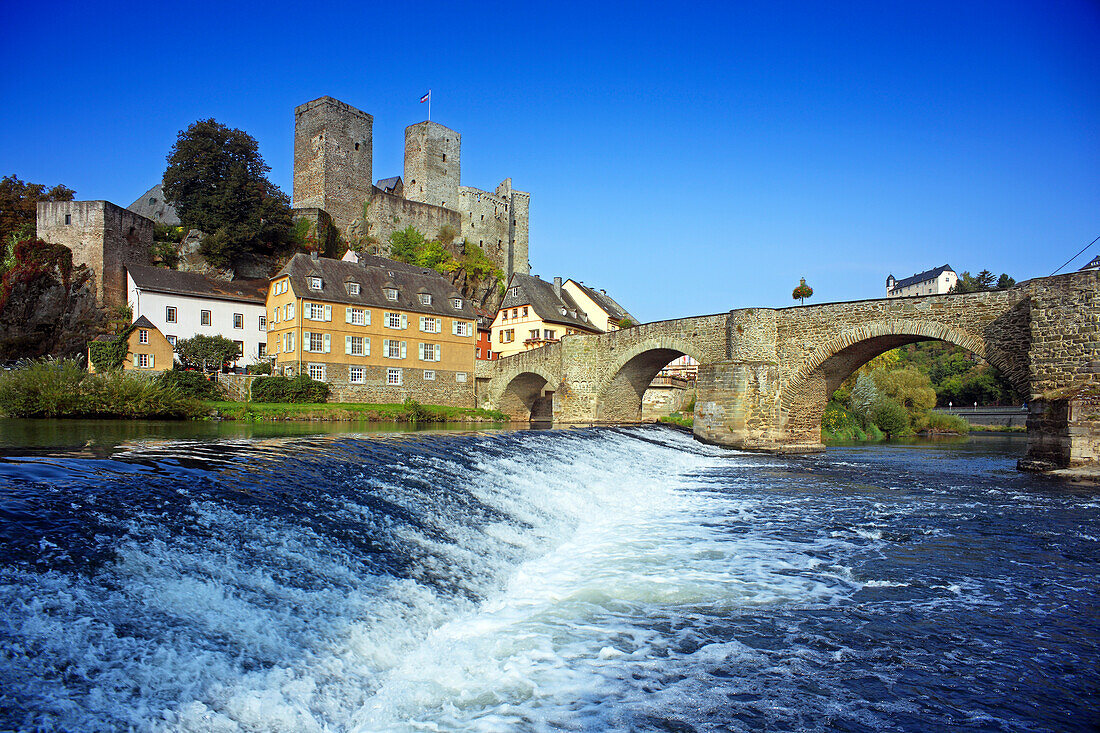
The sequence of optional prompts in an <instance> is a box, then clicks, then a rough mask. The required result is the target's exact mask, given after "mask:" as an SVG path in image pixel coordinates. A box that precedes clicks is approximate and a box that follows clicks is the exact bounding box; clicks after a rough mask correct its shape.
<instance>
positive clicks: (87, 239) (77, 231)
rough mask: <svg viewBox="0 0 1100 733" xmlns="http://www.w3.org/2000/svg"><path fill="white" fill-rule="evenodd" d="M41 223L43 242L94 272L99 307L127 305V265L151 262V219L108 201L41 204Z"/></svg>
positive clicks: (39, 231) (38, 213)
mask: <svg viewBox="0 0 1100 733" xmlns="http://www.w3.org/2000/svg"><path fill="white" fill-rule="evenodd" d="M37 219H38V221H37V225H38V236H39V238H41V239H43V240H45V241H47V242H50V243H52V244H63V245H65V246H66V247H68V248H69V249H70V250H72V253H73V264H74V265H79V264H83V265H87V266H88V268H89V269H91V270H92V273H93V278H94V280H95V293H96V300H97V301H98V302H99V304H100V305H125V304H126V269H125V266H126V265H128V264H137V265H145V264H152V260H151V259H150V253H149V249H150V247H152V245H153V221H152V220H151V219H146V218H145V217H144V216H141V215H139V214H135V213H134V212H132V211H130V210H128V209H124V208H122V207H121V206H116V205H115V204H112V203H111V202H109V201H40V202H39V203H38V212H37Z"/></svg>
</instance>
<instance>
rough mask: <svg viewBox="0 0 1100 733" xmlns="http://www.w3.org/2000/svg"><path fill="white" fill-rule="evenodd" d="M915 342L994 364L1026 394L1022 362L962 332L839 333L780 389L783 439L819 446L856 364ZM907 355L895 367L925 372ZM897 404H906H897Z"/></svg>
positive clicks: (1025, 377) (1026, 388)
mask: <svg viewBox="0 0 1100 733" xmlns="http://www.w3.org/2000/svg"><path fill="white" fill-rule="evenodd" d="M921 342H940V343H943V344H947V345H950V346H955V347H959V349H958V350H959V351H962V352H965V353H966V354H968V355H969V356H970V358H971V360H972V362H973V363H974V364H975V365H978V366H980V365H981V364H983V363H984V364H987V365H989V366H992V367H995V368H996V369H997V370H998V371H999V373H1000V374H1001V375H1002V376H1003V378H1004V379H1005V380H1007V382H1008V383H1009V384H1010V385H1011V387H1012V388H1013V389H1014V390H1015V391H1016V392H1017V393H1019V394H1021V395H1027V394H1028V377H1027V369H1026V366H1023V365H1022V364H1020V363H1015V362H1014V360H1012V359H1011V358H1009V356H1008V355H1006V354H1005V353H1003V352H1001V351H999V350H996V349H990V348H988V347H987V346H986V344H984V343H982V342H980V341H978V340H976V339H974V338H972V337H968V336H966V335H964V334H959V333H951V332H947V331H946V330H945V332H944V333H942V334H937V335H935V336H932V335H929V334H924V333H894V334H881V335H874V336H868V337H866V338H862V339H860V338H858V337H854V336H853V335H842V336H839V337H837V338H835V339H833V340H831V341H830V342H829V343H827V344H824V345H822V347H821V348H819V349H818V350H817V351H815V353H814V354H812V355H811V356H810V358H808V359H807V360H806V362H805V363H804V364H803V366H802V368H801V369H799V371H798V373H797V374H796V375H795V376H794V378H792V379H791V380H790V381H789V382H788V383H787V385H786V386H785V388H784V390H783V395H782V399H781V402H780V421H781V424H782V425H783V427H784V433H785V442H786V443H787V444H788V445H794V446H814V447H820V446H821V426H822V416H823V414H824V411H825V409H826V406H827V405H828V403H829V400H830V398H831V397H832V396H833V395H834V393H835V392H836V391H837V390H838V389H839V388H840V387H841V385H842V384H844V382H845V380H847V379H848V377H850V376H852V375H853V374H854V373H855V372H856V371H857V370H858V369H860V367H862V366H863V365H865V364H867V363H868V362H870V361H871V360H872V359H875V358H876V357H878V356H880V355H882V354H885V353H887V352H889V351H891V350H893V349H897V348H899V347H903V346H908V345H909V344H915V343H921ZM910 359H911V355H906V360H905V361H904V362H903V363H901V364H899V365H898V366H897V367H895V369H900V368H908V369H916V370H917V371H920V372H921V373H922V374H924V375H925V376H928V377H929V379H928V385H929V386H930V387H935V386H936V385H934V384H933V383H932V380H931V377H930V376H929V375H930V372H925V371H924V370H923V369H921V368H920V367H919V366H917V365H916V363H915V362H913V361H911V360H910ZM902 407H910V406H909V405H904V404H903V405H902Z"/></svg>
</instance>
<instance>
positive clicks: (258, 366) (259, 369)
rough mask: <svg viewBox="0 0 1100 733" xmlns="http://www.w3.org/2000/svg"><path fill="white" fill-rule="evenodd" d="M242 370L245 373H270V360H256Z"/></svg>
mask: <svg viewBox="0 0 1100 733" xmlns="http://www.w3.org/2000/svg"><path fill="white" fill-rule="evenodd" d="M244 371H245V374H271V362H269V361H258V362H256V363H255V364H249V365H248V366H247V367H245V369H244Z"/></svg>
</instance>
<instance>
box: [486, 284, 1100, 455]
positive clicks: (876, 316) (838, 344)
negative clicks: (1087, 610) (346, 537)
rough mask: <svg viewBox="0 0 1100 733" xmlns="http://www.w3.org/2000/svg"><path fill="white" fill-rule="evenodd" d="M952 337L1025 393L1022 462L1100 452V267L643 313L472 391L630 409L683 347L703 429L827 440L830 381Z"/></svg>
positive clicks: (566, 415)
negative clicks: (985, 288)
mask: <svg viewBox="0 0 1100 733" xmlns="http://www.w3.org/2000/svg"><path fill="white" fill-rule="evenodd" d="M925 340H941V341H946V342H948V343H952V344H955V345H957V346H961V347H963V348H965V349H968V350H969V351H971V352H973V353H975V354H977V355H978V356H980V357H982V358H984V359H986V360H987V361H989V362H990V363H991V364H993V365H995V366H997V367H998V368H999V369H1000V370H1001V371H1002V372H1003V373H1004V374H1005V375H1006V376H1007V377H1008V379H1010V380H1011V381H1012V382H1013V384H1014V385H1015V386H1016V387H1017V389H1019V390H1020V392H1021V393H1023V394H1027V395H1030V396H1031V399H1030V401H1029V403H1028V405H1029V410H1030V418H1029V421H1028V425H1029V441H1028V458H1027V459H1025V460H1023V461H1021V466H1022V467H1030V468H1040V469H1045V468H1053V467H1061V466H1080V465H1097V463H1098V462H1100V272H1095V271H1090V272H1078V273H1072V274H1068V275H1060V276H1058V277H1052V278H1038V279H1035V280H1029V281H1027V282H1024V283H1020V284H1019V285H1017V286H1015V287H1013V288H1011V289H1008V290H1003V291H994V292H985V293H968V294H956V295H951V294H948V295H933V296H924V297H914V298H898V299H890V300H865V301H855V302H849V303H829V304H823V305H812V306H798V307H793V308H780V309H770V308H747V309H741V310H735V311H730V312H729V313H723V314H716V315H711V316H699V317H695V318H684V319H678V320H672V321H661V322H656V323H649V324H643V325H641V326H637V327H634V328H629V329H623V330H620V331H616V332H612V333H608V334H601V335H580V334H577V335H572V336H567V337H565V338H563V339H562V340H561V342H559V343H556V344H551V345H549V346H545V347H542V348H540V349H535V350H532V351H528V352H524V353H522V354H516V355H514V356H510V357H507V358H503V359H499V360H497V361H493V362H483V363H479V364H478V372H477V376H478V380H477V386H478V393H477V399H478V404H479V405H481V406H484V407H492V408H497V409H501V410H503V411H504V412H506V413H508V414H511V415H512V416H513V417H514V418H520V419H525V418H527V417H528V416H529V415H530V414H531V412H532V411H534V410H536V409H538V407H539V406H540V405H541V404H542V403H543V402H545V401H547V400H549V401H550V402H552V411H553V416H554V420H555V421H556V422H562V423H571V422H609V423H615V422H636V421H638V420H639V419H640V415H641V401H642V396H643V395H644V393H645V389H646V387H647V386H648V385H649V383H650V382H651V381H652V380H653V377H654V376H655V375H656V374H657V372H658V371H660V369H661V368H662V367H664V366H665V365H666V364H667V363H668V362H670V361H671V360H672V359H674V358H675V357H678V356H680V355H683V354H687V355H689V356H692V357H694V358H695V359H696V360H698V361H699V363H700V365H699V376H698V380H697V383H696V384H697V400H696V406H695V428H694V430H695V435H696V437H697V438H698V439H699V440H702V441H705V442H708V443H716V444H720V445H728V446H732V447H737V448H743V449H753V450H765V451H772V452H809V451H819V450H823V449H824V446H823V445H822V443H821V416H822V412H823V411H824V408H825V404H826V403H827V401H828V398H829V395H831V394H832V392H833V391H834V390H836V389H837V388H838V387H839V386H840V383H841V382H842V381H843V380H844V379H845V378H847V377H848V376H849V375H850V374H851V373H852V372H854V371H855V370H856V369H857V368H859V367H860V366H861V365H862V364H865V363H866V362H867V361H869V360H870V359H872V358H874V357H875V356H878V355H879V354H881V353H883V352H885V351H888V350H890V349H893V348H896V347H898V346H903V345H905V344H909V343H913V342H916V341H925Z"/></svg>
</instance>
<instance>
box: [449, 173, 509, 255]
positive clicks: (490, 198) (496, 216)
mask: <svg viewBox="0 0 1100 733" xmlns="http://www.w3.org/2000/svg"><path fill="white" fill-rule="evenodd" d="M458 199H459V204H458V206H459V213H460V214H461V215H462V236H463V237H465V238H466V239H467V240H469V241H470V242H472V243H474V244H476V245H477V246H479V247H481V248H482V249H483V250H485V254H486V255H488V257H489V259H491V260H492V261H493V262H495V263H496V264H497V265H498V266H499V267H500V269H502V270H504V271H505V275H506V276H507V275H508V274H510V273H509V269H508V249H509V244H510V242H511V238H510V236H509V222H510V221H511V219H510V218H509V217H510V216H511V209H512V204H511V202H510V201H509V200H508V199H506V198H504V197H503V196H498V195H496V194H494V193H489V192H488V191H482V190H481V189H479V188H471V187H470V186H462V187H460V188H459V194H458Z"/></svg>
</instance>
